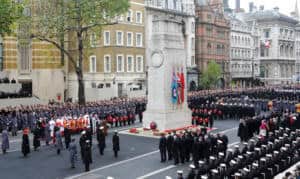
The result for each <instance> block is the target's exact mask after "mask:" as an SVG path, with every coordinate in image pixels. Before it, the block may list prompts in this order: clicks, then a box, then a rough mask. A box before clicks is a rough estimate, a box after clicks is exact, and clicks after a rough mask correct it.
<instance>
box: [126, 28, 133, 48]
mask: <svg viewBox="0 0 300 179" xmlns="http://www.w3.org/2000/svg"><path fill="white" fill-rule="evenodd" d="M132 36H133V35H132V32H127V46H130V47H131V46H132V45H133V38H132Z"/></svg>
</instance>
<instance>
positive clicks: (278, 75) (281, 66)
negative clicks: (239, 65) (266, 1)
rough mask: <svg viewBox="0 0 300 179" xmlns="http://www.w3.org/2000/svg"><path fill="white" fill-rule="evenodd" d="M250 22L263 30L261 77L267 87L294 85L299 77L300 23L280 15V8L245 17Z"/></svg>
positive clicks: (260, 54)
mask: <svg viewBox="0 0 300 179" xmlns="http://www.w3.org/2000/svg"><path fill="white" fill-rule="evenodd" d="M244 18H245V20H246V21H247V22H256V23H257V25H258V28H259V29H260V39H259V40H260V52H259V61H260V74H261V75H260V78H261V80H262V81H263V82H265V84H270V85H272V84H290V83H291V82H292V78H293V76H294V75H295V66H296V54H295V39H296V38H295V35H296V31H295V28H296V25H297V24H298V20H296V19H295V18H293V17H290V16H287V15H284V14H282V13H280V12H279V8H277V7H276V8H274V9H273V10H264V8H263V6H262V7H260V9H259V10H258V11H255V12H250V13H246V14H244Z"/></svg>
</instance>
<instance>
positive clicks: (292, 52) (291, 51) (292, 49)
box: [290, 46, 294, 57]
mask: <svg viewBox="0 0 300 179" xmlns="http://www.w3.org/2000/svg"><path fill="white" fill-rule="evenodd" d="M290 57H294V48H293V47H292V46H291V47H290Z"/></svg>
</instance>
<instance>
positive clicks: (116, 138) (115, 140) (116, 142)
mask: <svg viewBox="0 0 300 179" xmlns="http://www.w3.org/2000/svg"><path fill="white" fill-rule="evenodd" d="M112 143H113V151H114V156H115V157H116V158H117V157H118V152H119V151H120V139H119V136H118V132H117V131H115V134H114V136H113V138H112Z"/></svg>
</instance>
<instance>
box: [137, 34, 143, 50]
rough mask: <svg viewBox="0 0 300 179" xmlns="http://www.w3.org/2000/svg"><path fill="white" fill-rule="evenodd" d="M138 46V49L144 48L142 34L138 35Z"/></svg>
mask: <svg viewBox="0 0 300 179" xmlns="http://www.w3.org/2000/svg"><path fill="white" fill-rule="evenodd" d="M136 46H137V47H142V46H143V36H142V34H141V33H136Z"/></svg>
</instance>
